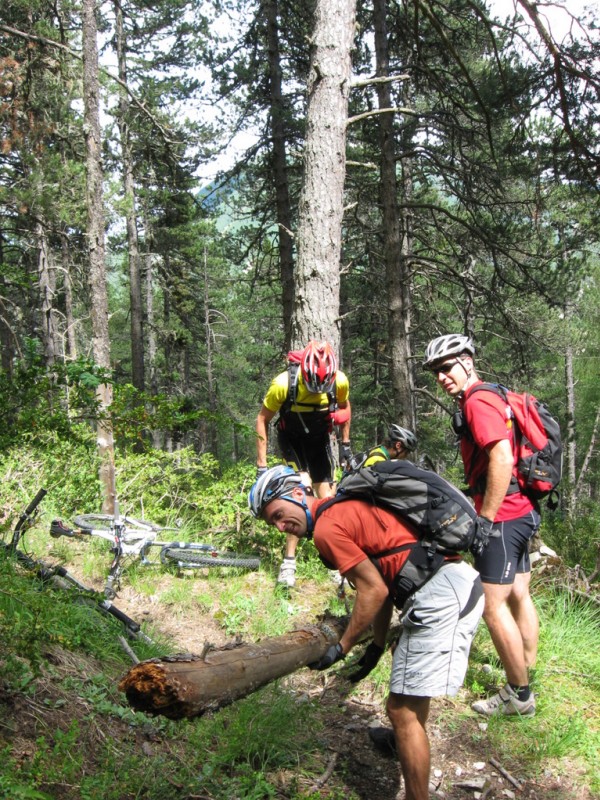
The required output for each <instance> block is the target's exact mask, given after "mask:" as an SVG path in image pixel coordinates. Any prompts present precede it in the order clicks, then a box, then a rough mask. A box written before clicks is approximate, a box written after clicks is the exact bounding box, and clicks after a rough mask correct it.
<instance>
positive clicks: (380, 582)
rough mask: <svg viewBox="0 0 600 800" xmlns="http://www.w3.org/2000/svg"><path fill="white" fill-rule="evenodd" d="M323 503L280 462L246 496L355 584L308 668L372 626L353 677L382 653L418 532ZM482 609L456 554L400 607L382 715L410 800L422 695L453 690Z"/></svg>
mask: <svg viewBox="0 0 600 800" xmlns="http://www.w3.org/2000/svg"><path fill="white" fill-rule="evenodd" d="M330 502H331V501H330V500H328V499H317V498H316V497H314V496H313V495H312V490H311V489H310V487H307V486H306V485H305V484H303V482H302V479H301V476H300V475H299V474H298V473H297V472H295V471H294V470H293V469H291V468H290V467H287V466H277V467H272V468H271V469H270V470H267V471H266V472H265V473H263V474H262V475H260V476H259V478H258V479H257V481H256V483H255V484H254V485H253V487H252V489H251V490H250V494H249V497H248V504H249V507H250V510H251V511H252V513H253V514H254V516H256V517H258V518H260V519H263V520H264V521H265V522H266V523H267V524H268V525H274V526H275V527H276V528H277V529H278V530H280V531H282V532H284V533H286V534H287V533H292V534H293V535H294V536H297V537H299V538H301V537H306V536H308V537H310V536H311V535H313V536H314V543H315V546H316V548H317V550H318V551H319V553H320V555H321V557H322V559H323V560H324V561H325V562H326V563H327V565H328V566H329V567H330V568H332V569H338V570H339V571H340V572H341V574H342V575H343V576H344V577H345V578H347V579H348V581H349V583H350V584H351V585H352V586H353V587H354V588H355V590H356V597H355V602H354V607H353V609H352V615H351V617H350V621H349V623H348V626H347V627H346V629H345V631H344V633H343V634H342V636H341V637H340V640H339V642H337V643H336V644H332V645H331V646H330V647H329V648H328V650H327V652H326V653H325V654H324V655H323V656H322V657H321V658H320V659H319V661H317V662H315V663H313V664H309V665H308V666H309V667H310V668H311V669H317V670H322V669H327V668H328V667H330V666H332V665H333V664H335V663H336V662H337V661H339V660H341V659H344V658H345V657H346V655H347V654H348V653H349V651H350V650H351V648H352V647H354V645H355V644H357V643H358V642H359V641H360V638H361V636H362V635H363V634H364V633H365V632H366V631H367V630H368V629H369V628H370V627H371V626H372V628H373V641H372V642H371V643H370V644H369V645H368V647H367V648H366V650H365V651H364V654H363V656H362V657H361V658H360V660H359V661H358V663H357V666H358V670H357V671H356V672H355V673H353V674H352V675H350V679H351V680H354V681H356V680H357V679H361V678H364V677H365V676H366V675H368V674H369V672H370V671H371V670H372V669H373V668H374V667H375V666H376V664H377V663H378V661H379V659H380V657H381V656H382V654H383V652H384V649H385V644H386V637H387V632H388V629H389V626H390V621H391V618H392V613H393V609H394V605H395V604H400V603H401V602H403V601H404V598H405V595H403V596H402V601H400V600H399V598H398V595H397V591H398V583H397V578H398V576H399V575H401V571H402V567H403V565H404V563H405V562H406V560H407V559H408V556H409V553H410V552H411V549H414V548H417V547H420V546H421V545H420V544H419V542H418V531H417V530H416V529H415V528H413V527H412V526H411V525H409V524H408V523H406V522H404V521H402V520H400V518H399V517H398V516H397V515H395V514H394V513H392V512H391V511H388V510H387V509H383V508H379V507H377V506H374V505H373V504H372V503H370V502H367V501H363V500H343V502H336V503H333V504H332V505H330V506H328V507H324V506H325V504H327V503H330ZM315 520H316V521H315ZM482 610H483V591H482V588H481V581H480V579H479V576H478V574H477V572H476V571H475V570H474V569H473V568H472V567H471V566H469V565H468V564H467V563H466V562H464V561H462V560H461V559H460V558H456V557H454V558H453V559H448V560H446V561H444V563H443V564H442V565H441V566H440V567H439V569H437V571H435V572H434V573H433V576H432V577H430V578H429V579H428V580H427V582H426V583H424V584H423V585H422V586H421V587H420V588H419V589H417V590H416V591H414V592H413V593H412V594H410V595H409V596H408V598H407V599H406V601H405V602H404V604H403V607H402V633H401V636H400V639H399V641H398V644H397V646H396V648H395V650H394V655H393V661H392V674H391V680H390V693H389V696H388V700H387V705H386V710H387V713H388V716H389V718H390V721H391V723H392V726H393V731H394V738H395V745H396V751H397V753H398V757H399V760H400V765H401V767H402V772H403V775H404V781H405V784H406V796H407V797H411V798H412V800H427V798H428V797H429V770H430V746H429V739H428V736H427V731H426V723H427V717H428V715H429V707H430V702H431V698H432V697H436V696H439V695H445V694H449V695H453V694H456V693H457V692H458V689H459V688H460V686H461V684H462V682H463V680H464V676H465V672H466V669H467V662H468V655H469V649H470V646H471V642H472V640H473V636H474V634H475V630H476V628H477V624H478V622H479V619H480V617H481V613H482Z"/></svg>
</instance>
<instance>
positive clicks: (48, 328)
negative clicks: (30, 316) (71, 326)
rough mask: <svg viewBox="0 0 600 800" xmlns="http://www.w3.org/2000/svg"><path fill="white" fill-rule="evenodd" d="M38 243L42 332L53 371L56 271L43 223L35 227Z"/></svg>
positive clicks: (50, 367)
mask: <svg viewBox="0 0 600 800" xmlns="http://www.w3.org/2000/svg"><path fill="white" fill-rule="evenodd" d="M35 238H36V242H37V264H38V286H39V297H40V318H41V319H40V322H41V324H40V331H41V336H42V344H43V347H44V363H45V364H46V368H47V369H52V367H53V366H54V362H55V361H56V345H57V342H56V319H55V311H54V297H55V295H56V269H55V268H54V266H53V265H52V263H51V256H50V252H49V249H48V238H47V236H46V230H45V228H44V225H43V223H42V222H40V221H38V222H36V225H35Z"/></svg>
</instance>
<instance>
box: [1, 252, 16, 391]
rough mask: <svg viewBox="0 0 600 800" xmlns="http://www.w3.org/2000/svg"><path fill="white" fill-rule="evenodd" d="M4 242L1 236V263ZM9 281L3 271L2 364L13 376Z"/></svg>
mask: <svg viewBox="0 0 600 800" xmlns="http://www.w3.org/2000/svg"><path fill="white" fill-rule="evenodd" d="M3 251H4V242H3V237H2V236H0V264H2V263H3V262H4V252H3ZM8 294H9V293H8V290H7V281H6V278H5V277H4V275H3V274H2V273H0V354H1V355H0V358H1V361H0V365H1V366H2V371H3V372H5V373H6V376H7V378H11V377H12V373H13V361H14V357H15V348H14V341H15V339H14V337H13V333H12V331H11V328H10V323H9V319H10V315H9V313H8V309H7V307H6V303H5V301H4V298H5V297H8Z"/></svg>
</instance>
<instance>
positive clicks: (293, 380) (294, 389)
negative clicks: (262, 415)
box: [279, 361, 300, 415]
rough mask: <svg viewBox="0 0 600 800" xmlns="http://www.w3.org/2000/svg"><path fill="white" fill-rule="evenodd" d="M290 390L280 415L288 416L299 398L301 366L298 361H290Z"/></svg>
mask: <svg viewBox="0 0 600 800" xmlns="http://www.w3.org/2000/svg"><path fill="white" fill-rule="evenodd" d="M287 373H288V389H287V395H286V398H285V400H284V401H283V403H282V405H281V408H280V409H279V414H280V415H283V414H287V413H288V412H289V410H290V409H291V407H292V406H293V405H294V403H295V402H296V398H297V397H298V375H299V373H300V364H299V362H298V361H288V366H287Z"/></svg>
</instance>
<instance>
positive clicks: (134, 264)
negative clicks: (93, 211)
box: [114, 0, 145, 392]
mask: <svg viewBox="0 0 600 800" xmlns="http://www.w3.org/2000/svg"><path fill="white" fill-rule="evenodd" d="M114 7H115V20H116V40H117V57H118V63H119V78H120V79H121V81H122V82H123V83H127V49H126V48H127V43H126V40H125V32H124V29H123V11H122V9H121V6H120V4H119V2H118V0H115V3H114ZM119 90H120V95H119V118H118V125H119V135H120V137H121V158H122V161H123V183H124V194H125V221H126V225H127V249H128V253H129V303H130V325H131V382H132V384H133V385H134V386H135V388H136V389H138V391H140V392H143V391H144V388H145V374H144V370H145V365H144V331H143V304H142V279H141V267H140V253H139V245H138V230H137V222H136V197H135V185H134V179H133V158H132V154H131V142H130V136H129V123H128V118H129V115H130V104H129V99H128V96H127V92H126V91H125V90H124V89H123V87H119Z"/></svg>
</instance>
